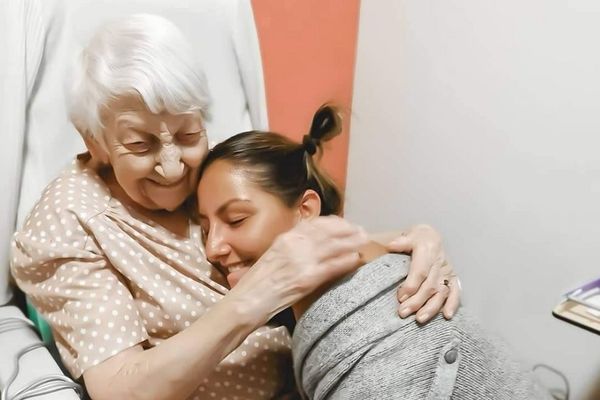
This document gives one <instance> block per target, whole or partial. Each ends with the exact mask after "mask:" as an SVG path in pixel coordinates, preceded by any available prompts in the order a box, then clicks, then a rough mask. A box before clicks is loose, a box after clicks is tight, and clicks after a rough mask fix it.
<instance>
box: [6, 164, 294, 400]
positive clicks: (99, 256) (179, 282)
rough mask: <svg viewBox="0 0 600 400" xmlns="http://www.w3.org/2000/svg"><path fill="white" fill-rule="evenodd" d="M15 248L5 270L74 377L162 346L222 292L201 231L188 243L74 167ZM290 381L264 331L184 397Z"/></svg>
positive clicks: (277, 343)
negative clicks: (132, 350) (128, 353)
mask: <svg viewBox="0 0 600 400" xmlns="http://www.w3.org/2000/svg"><path fill="white" fill-rule="evenodd" d="M12 246H13V247H12V251H11V253H12V257H11V271H12V273H13V275H14V277H15V279H16V281H17V283H18V285H19V286H20V287H21V288H22V289H23V291H24V292H26V293H27V294H28V296H29V298H30V300H31V302H32V303H33V304H34V305H35V306H36V308H37V309H38V310H39V311H40V312H41V313H42V314H43V315H44V316H45V318H46V319H47V320H48V322H49V324H50V325H51V327H52V331H53V333H54V337H55V340H56V342H57V347H58V349H59V352H60V355H61V357H62V359H63V361H64V363H65V366H66V367H67V368H68V369H69V370H70V372H71V373H72V374H73V376H75V377H79V376H81V374H82V373H83V371H85V370H86V369H87V368H89V367H92V366H94V365H97V364H99V363H100V362H102V361H104V360H106V359H107V358H109V357H111V356H112V355H115V354H117V353H118V352H120V351H122V350H124V349H127V348H129V347H131V346H134V345H136V344H139V343H141V344H142V345H143V346H144V347H145V348H150V347H153V346H158V345H160V343H161V342H162V341H164V340H166V339H168V338H169V337H171V336H172V335H174V334H176V333H177V332H179V331H181V330H183V329H185V328H186V327H188V326H190V325H191V324H192V323H193V322H194V321H195V320H196V319H198V318H199V317H200V316H201V315H202V314H203V313H205V312H206V311H207V310H208V309H210V307H212V305H213V304H215V303H216V302H218V301H219V300H220V299H221V298H222V297H223V296H224V295H225V294H226V293H227V291H228V288H227V283H226V281H225V279H224V277H223V276H222V274H221V273H220V272H219V271H218V270H217V269H215V268H214V267H213V266H212V265H210V264H209V263H208V262H207V261H206V258H205V256H204V250H203V248H202V246H201V239H200V230H199V227H198V226H196V225H193V224H190V235H189V238H185V237H180V236H177V235H175V234H173V233H171V232H169V231H167V230H166V229H165V228H163V227H162V226H160V225H158V224H155V223H153V222H152V221H149V220H147V219H144V218H142V217H140V216H137V215H135V214H134V213H133V211H132V210H129V209H128V208H126V207H124V206H123V204H122V203H120V202H119V201H118V200H117V199H115V198H113V197H111V195H110V191H109V190H108V188H107V187H106V185H105V184H104V182H103V181H102V179H101V178H100V177H99V176H98V175H97V174H96V173H95V172H94V171H92V170H89V169H86V168H85V167H84V166H83V164H82V162H81V161H75V162H74V163H73V164H72V165H71V167H70V168H68V169H67V170H65V171H64V172H63V173H62V174H61V175H60V177H59V178H57V179H56V180H54V181H53V182H52V183H51V184H50V185H49V186H48V187H47V188H46V190H45V191H44V193H43V194H42V197H41V199H40V201H39V202H38V203H37V205H36V206H35V208H34V209H33V210H32V212H31V213H30V215H29V217H28V219H27V221H26V222H25V225H24V227H23V228H22V229H21V230H20V231H19V232H17V233H16V234H15V236H14V240H13V243H12ZM291 376H292V373H291V356H290V337H289V334H288V332H287V330H286V329H285V328H283V327H262V328H260V329H258V330H257V331H255V332H254V333H252V334H251V335H250V336H249V337H248V338H247V339H246V340H245V341H244V343H243V344H242V345H241V346H240V347H239V348H238V349H236V350H235V351H234V352H232V353H231V354H230V355H229V356H228V357H227V358H226V359H225V360H223V361H222V362H221V363H220V364H219V366H218V367H217V368H216V370H215V371H214V372H213V373H212V374H211V376H210V377H208V378H207V379H205V380H204V381H202V382H199V385H200V386H199V387H198V390H197V392H196V393H195V394H194V395H193V396H192V397H191V398H202V399H205V398H218V399H223V398H229V399H236V398H237V399H240V400H241V399H271V398H275V397H278V396H279V395H281V394H282V393H283V392H285V391H288V390H290V387H293V383H292V382H290V381H289V379H290V377H291Z"/></svg>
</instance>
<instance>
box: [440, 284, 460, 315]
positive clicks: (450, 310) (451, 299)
mask: <svg viewBox="0 0 600 400" xmlns="http://www.w3.org/2000/svg"><path fill="white" fill-rule="evenodd" d="M460 291H461V285H460V280H459V279H458V277H457V276H454V277H452V279H450V283H449V294H448V298H447V299H446V304H444V308H443V309H442V313H443V314H444V318H446V319H451V318H452V317H453V316H454V314H456V311H458V307H459V306H460Z"/></svg>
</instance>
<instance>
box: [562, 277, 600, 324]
mask: <svg viewBox="0 0 600 400" xmlns="http://www.w3.org/2000/svg"><path fill="white" fill-rule="evenodd" d="M552 314H553V315H554V316H555V317H557V318H560V319H562V320H564V321H567V322H570V323H572V324H574V325H577V326H579V327H581V328H584V329H587V330H589V331H591V332H594V333H596V334H600V279H597V280H595V281H592V282H589V283H586V284H585V285H583V286H580V287H578V288H577V289H574V290H571V291H570V292H569V293H567V294H565V295H564V297H563V299H562V301H561V302H560V303H559V304H558V305H557V306H556V307H554V310H553V311H552Z"/></svg>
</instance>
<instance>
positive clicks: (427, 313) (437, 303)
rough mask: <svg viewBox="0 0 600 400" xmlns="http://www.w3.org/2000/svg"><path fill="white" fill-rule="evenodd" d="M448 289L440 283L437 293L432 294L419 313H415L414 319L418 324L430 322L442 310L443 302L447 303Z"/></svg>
mask: <svg viewBox="0 0 600 400" xmlns="http://www.w3.org/2000/svg"><path fill="white" fill-rule="evenodd" d="M449 292H450V287H448V286H447V285H444V284H443V283H440V285H439V288H438V292H437V293H436V294H434V295H433V296H432V297H431V298H430V299H429V300H427V302H426V303H425V305H424V306H423V307H421V309H420V310H419V311H417V315H416V319H417V322H418V323H420V324H424V323H426V322H428V321H429V320H431V319H432V318H433V317H434V316H435V315H437V313H438V312H439V311H440V309H442V306H443V305H444V301H447V300H446V298H447V297H448V293H449Z"/></svg>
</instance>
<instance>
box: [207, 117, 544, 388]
mask: <svg viewBox="0 0 600 400" xmlns="http://www.w3.org/2000/svg"><path fill="white" fill-rule="evenodd" d="M339 126H340V124H339V117H338V115H337V113H336V111H335V110H334V109H333V108H331V107H328V106H325V107H322V108H321V109H320V110H319V111H317V113H316V115H315V117H314V119H313V123H312V127H311V129H310V133H309V134H308V135H306V136H305V137H304V140H303V143H301V144H297V143H294V142H292V141H290V140H289V139H287V138H285V137H283V136H281V135H278V134H276V133H270V132H257V131H252V132H245V133H241V134H239V135H236V136H234V137H232V138H230V139H228V140H226V141H225V142H223V143H221V144H219V145H217V146H216V147H215V148H214V149H213V150H212V151H211V152H210V153H209V155H208V156H207V159H206V161H205V164H204V166H203V171H202V173H201V179H200V183H199V187H198V198H199V199H200V200H199V204H198V206H199V214H200V222H201V225H202V228H203V233H204V240H205V244H206V253H207V256H208V258H209V260H210V261H211V262H212V263H214V264H215V265H218V266H219V267H220V268H221V269H222V271H223V272H224V273H225V274H226V275H227V280H228V282H229V284H230V285H231V286H232V287H234V286H235V288H233V289H232V291H235V290H236V289H239V288H241V287H243V286H244V285H246V282H250V280H246V279H243V277H244V275H246V274H247V275H251V274H252V273H253V270H252V269H251V267H252V265H253V264H254V263H255V262H256V261H257V260H258V259H259V258H260V257H261V256H262V255H263V253H264V252H265V251H266V250H267V249H268V248H269V246H271V244H272V243H273V241H276V240H279V239H276V238H277V236H278V235H279V234H281V233H283V232H286V231H288V230H290V229H291V228H292V227H294V226H296V225H297V224H302V223H304V221H308V220H310V219H311V218H314V217H316V216H319V215H335V214H339V213H340V212H341V209H342V205H343V202H342V196H341V194H340V192H339V190H338V189H337V188H336V186H335V185H334V184H333V182H332V181H331V180H330V179H329V178H328V177H327V176H326V175H325V174H324V173H323V172H322V171H321V170H320V169H319V167H318V166H317V165H316V162H315V161H316V160H315V158H316V156H317V155H319V154H320V153H321V143H322V142H323V141H325V140H328V139H329V138H331V137H332V136H335V135H336V134H337V133H339V131H340V129H339ZM299 247H302V246H299ZM288 249H289V251H290V252H294V251H296V250H295V246H294V244H293V243H291V244H290V245H289V246H288ZM357 251H358V252H359V254H360V256H361V262H360V265H357V268H358V267H359V266H361V268H360V269H358V270H357V271H356V272H355V273H353V274H351V275H349V276H345V277H343V278H342V279H341V280H339V281H337V282H335V283H334V284H333V285H329V286H328V287H321V288H319V289H317V290H316V291H315V292H313V293H312V294H311V295H310V296H309V297H308V298H305V299H304V300H303V301H301V302H299V303H297V304H295V305H294V307H293V309H294V314H295V315H296V318H297V320H298V323H297V326H296V328H295V332H294V337H293V343H294V345H293V356H294V366H295V374H296V380H297V383H298V385H299V387H300V390H301V392H302V393H303V394H304V395H305V397H308V398H310V399H396V398H398V399H448V398H455V399H527V400H531V399H550V398H551V397H550V395H549V394H548V393H546V392H545V391H544V390H543V388H541V387H540V385H539V384H538V383H537V382H536V381H535V379H534V377H533V376H532V374H531V373H530V372H529V371H527V369H526V368H524V367H523V366H521V365H520V364H519V363H518V362H516V361H514V360H513V359H512V358H511V357H510V356H509V354H508V353H507V352H506V351H505V350H504V349H503V348H502V346H501V345H500V343H498V342H496V341H494V340H492V339H490V338H489V337H487V336H486V335H485V334H484V333H483V332H482V330H481V329H480V328H479V327H478V326H477V324H476V323H475V322H474V321H472V320H471V319H470V318H468V317H467V316H466V315H464V312H463V311H459V312H458V313H457V315H456V316H455V317H454V318H453V319H452V320H450V321H447V320H445V319H444V318H441V317H440V316H438V317H436V318H434V319H433V320H432V321H431V322H430V323H427V324H424V325H420V324H417V323H415V322H414V318H412V319H401V318H399V317H398V316H397V314H396V312H395V307H396V303H397V301H396V297H395V288H396V287H397V285H398V283H400V282H402V281H403V280H404V279H405V277H406V273H407V266H408V262H409V258H408V257H407V256H404V255H399V254H388V252H387V250H386V249H385V248H384V247H382V246H381V245H379V244H376V243H374V242H371V243H369V244H368V245H366V246H364V247H362V248H360V249H357ZM272 284H273V285H278V284H279V283H278V282H276V281H273V282H272ZM442 284H446V285H447V284H448V282H447V281H445V282H443V283H442Z"/></svg>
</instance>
